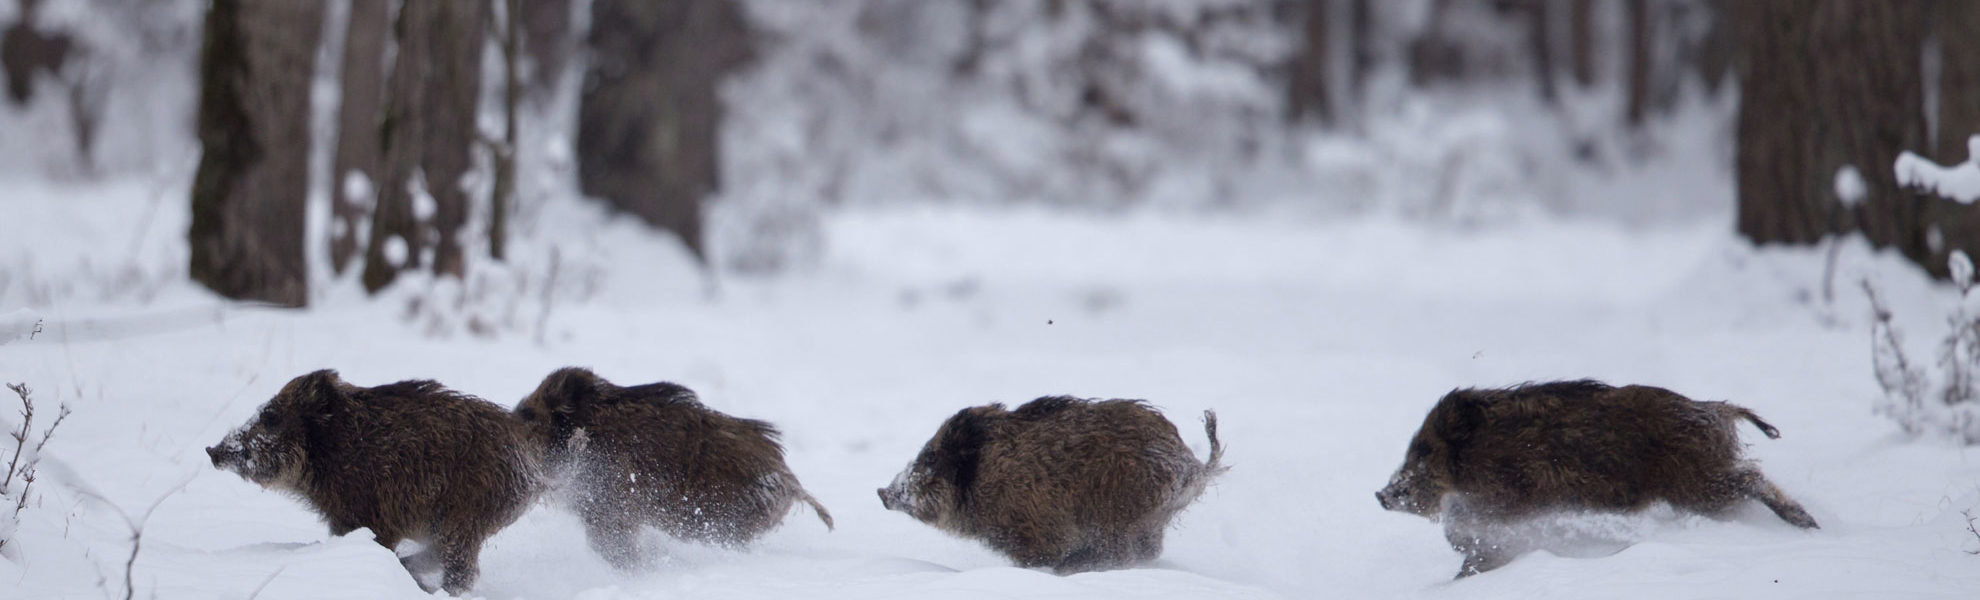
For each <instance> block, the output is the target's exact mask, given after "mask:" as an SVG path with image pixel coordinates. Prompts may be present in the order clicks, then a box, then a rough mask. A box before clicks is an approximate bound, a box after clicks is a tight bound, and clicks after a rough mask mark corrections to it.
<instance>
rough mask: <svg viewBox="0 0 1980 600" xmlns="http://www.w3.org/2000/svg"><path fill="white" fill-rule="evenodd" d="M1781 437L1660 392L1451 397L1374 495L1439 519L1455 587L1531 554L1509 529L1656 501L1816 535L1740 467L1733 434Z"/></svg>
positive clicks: (1743, 417) (1742, 413) (1736, 412)
mask: <svg viewBox="0 0 1980 600" xmlns="http://www.w3.org/2000/svg"><path fill="white" fill-rule="evenodd" d="M1740 421H1746V422H1749V423H1752V424H1753V426H1754V427H1757V428H1759V429H1760V431H1761V432H1762V433H1764V434H1766V435H1767V437H1769V438H1778V437H1780V431H1779V430H1776V429H1774V426H1772V425H1769V424H1767V422H1766V421H1762V420H1760V417H1759V416H1758V415H1755V414H1753V411H1751V410H1747V409H1746V408H1743V407H1740V406H1737V405H1733V404H1729V403H1726V402H1698V401H1694V400H1691V399H1689V398H1686V397H1684V396H1681V395H1678V394H1677V393H1675V392H1672V391H1670V390H1666V389H1663V388H1656V387H1647V386H1635V385H1633V386H1628V387H1621V388H1618V387H1611V386H1609V385H1607V384H1603V383H1600V382H1596V381H1587V380H1583V381H1563V382H1552V383H1529V384H1525V385H1519V386H1514V387H1510V388H1503V389H1458V390H1453V391H1452V392H1451V393H1449V394H1446V395H1445V396H1444V398H1443V399H1442V400H1440V401H1438V402H1437V405H1436V406H1435V407H1433V408H1431V409H1430V414H1429V415H1428V416H1426V417H1424V419H1423V426H1422V428H1421V429H1419V430H1418V431H1417V433H1416V437H1415V439H1414V440H1412V441H1411V442H1410V445H1409V451H1408V454H1407V455H1406V456H1405V457H1404V459H1403V465H1402V468H1401V469H1398V470H1397V471H1396V474H1395V476H1394V477H1393V478H1392V479H1391V480H1390V481H1389V485H1388V487H1385V488H1383V489H1382V491H1380V492H1376V494H1375V497H1376V500H1378V501H1379V502H1380V503H1381V504H1382V508H1385V509H1388V510H1394V511H1402V512H1409V513H1414V514H1417V515H1422V516H1425V517H1429V518H1430V519H1431V520H1433V521H1434V520H1438V519H1439V518H1441V519H1442V520H1443V522H1444V534H1445V537H1446V538H1447V539H1449V540H1450V542H1451V546H1452V547H1453V548H1455V549H1457V550H1458V551H1459V552H1462V553H1463V554H1464V564H1463V566H1462V567H1461V568H1460V569H1459V571H1458V576H1459V577H1464V576H1467V575H1472V574H1476V573H1479V572H1483V571H1487V570H1490V569H1494V568H1497V567H1499V566H1502V565H1504V564H1505V563H1506V562H1508V561H1510V560H1512V559H1513V558H1514V557H1515V556H1517V555H1518V554H1519V553H1521V552H1524V551H1525V550H1527V549H1528V548H1526V547H1524V546H1523V545H1522V543H1521V542H1517V541H1513V540H1509V539H1505V538H1504V537H1503V534H1504V533H1505V531H1506V527H1505V526H1506V524H1508V523H1512V522H1515V521H1518V520H1520V519H1522V518H1525V517H1530V516H1534V515H1538V514H1541V513H1543V512H1545V511H1555V510H1570V511H1574V510H1592V511H1604V512H1633V511H1637V510H1640V509H1643V508H1645V507H1646V506H1648V505H1650V504H1651V503H1653V502H1657V501H1663V502H1667V503H1669V504H1670V505H1671V506H1672V507H1674V508H1677V509H1679V510H1685V511H1690V512H1694V513H1698V514H1702V515H1706V516H1710V517H1714V518H1724V517H1726V516H1728V514H1729V513H1730V512H1731V511H1732V510H1733V509H1734V508H1735V507H1737V506H1738V505H1739V503H1741V502H1743V501H1746V500H1757V501H1759V502H1760V503H1761V504H1764V505H1766V507H1767V508H1769V509H1772V510H1773V512H1774V514H1776V515H1778V516H1780V518H1781V519H1782V520H1784V521H1787V522H1788V523H1790V524H1793V525H1794V526H1796V527H1802V528H1806V529H1814V528H1816V527H1817V525H1816V524H1815V519H1814V518H1813V517H1810V516H1808V511H1806V510H1803V509H1802V508H1801V505H1800V504H1796V503H1795V501H1794V500H1792V499H1790V498H1788V496H1787V494H1785V493H1782V492H1781V490H1780V488H1778V487H1775V486H1774V484H1773V483H1772V482H1770V481H1768V480H1767V478H1766V477H1765V476H1763V475H1761V474H1760V469H1759V466H1758V465H1756V464H1755V463H1754V462H1753V461H1751V460H1746V459H1743V458H1741V452H1742V447H1741V446H1740V443H1739V435H1738V432H1737V430H1736V425H1738V423H1739V422H1740Z"/></svg>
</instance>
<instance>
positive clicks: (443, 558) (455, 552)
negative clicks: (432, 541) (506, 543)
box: [435, 535, 482, 596]
mask: <svg viewBox="0 0 1980 600" xmlns="http://www.w3.org/2000/svg"><path fill="white" fill-rule="evenodd" d="M481 542H482V540H481V537H480V536H476V535H446V536H442V537H441V538H440V540H439V543H438V544H436V545H435V546H436V549H437V550H438V551H439V552H440V566H441V568H442V569H445V570H446V575H445V576H444V577H443V578H442V579H441V583H440V588H441V589H444V590H447V593H449V594H453V595H456V596H459V595H461V594H465V593H467V591H468V590H469V589H471V588H473V587H474V580H475V579H476V578H478V577H480V576H481Z"/></svg>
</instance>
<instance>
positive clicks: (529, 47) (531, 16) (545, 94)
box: [504, 0, 571, 103]
mask: <svg viewBox="0 0 1980 600" xmlns="http://www.w3.org/2000/svg"><path fill="white" fill-rule="evenodd" d="M504 1H506V0H504ZM517 14H520V15H521V16H522V22H521V23H520V25H522V30H523V34H522V40H521V41H522V47H523V49H524V50H526V51H528V52H529V59H530V63H531V64H532V65H533V68H532V69H530V73H529V93H530V96H531V98H532V99H533V101H535V102H538V103H541V102H543V101H545V100H548V99H549V97H550V95H551V93H553V92H555V91H556V89H557V84H558V83H559V82H562V81H563V80H564V66H565V65H566V64H568V63H569V62H570V60H569V57H570V54H571V0H522V9H521V10H520V11H518V13H517Z"/></svg>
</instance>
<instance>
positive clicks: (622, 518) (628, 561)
mask: <svg viewBox="0 0 1980 600" xmlns="http://www.w3.org/2000/svg"><path fill="white" fill-rule="evenodd" d="M584 538H585V541H587V542H590V543H591V550H592V551H593V552H597V553H598V556H600V557H603V558H604V559H605V562H607V563H611V565H612V567H613V568H617V569H620V570H631V569H634V568H636V567H638V566H639V565H640V562H641V560H642V559H641V557H640V551H639V523H638V522H635V521H633V520H632V519H631V518H629V517H628V516H626V515H615V514H611V513H610V512H602V513H599V512H594V513H589V514H586V515H584Z"/></svg>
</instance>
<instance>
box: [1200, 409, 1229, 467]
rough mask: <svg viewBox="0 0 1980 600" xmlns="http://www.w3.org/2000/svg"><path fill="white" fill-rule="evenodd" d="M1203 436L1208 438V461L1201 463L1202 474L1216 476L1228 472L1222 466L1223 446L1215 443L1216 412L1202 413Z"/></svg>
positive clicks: (1217, 442)
mask: <svg viewBox="0 0 1980 600" xmlns="http://www.w3.org/2000/svg"><path fill="white" fill-rule="evenodd" d="M1203 434H1204V435H1207V436H1209V437H1210V460H1209V461H1206V462H1204V463H1203V472H1204V473H1207V474H1210V475H1217V474H1219V473H1223V472H1224V471H1228V470H1230V469H1231V468H1230V467H1227V466H1224V444H1223V442H1219V441H1217V411H1214V410H1206V411H1203Z"/></svg>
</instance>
